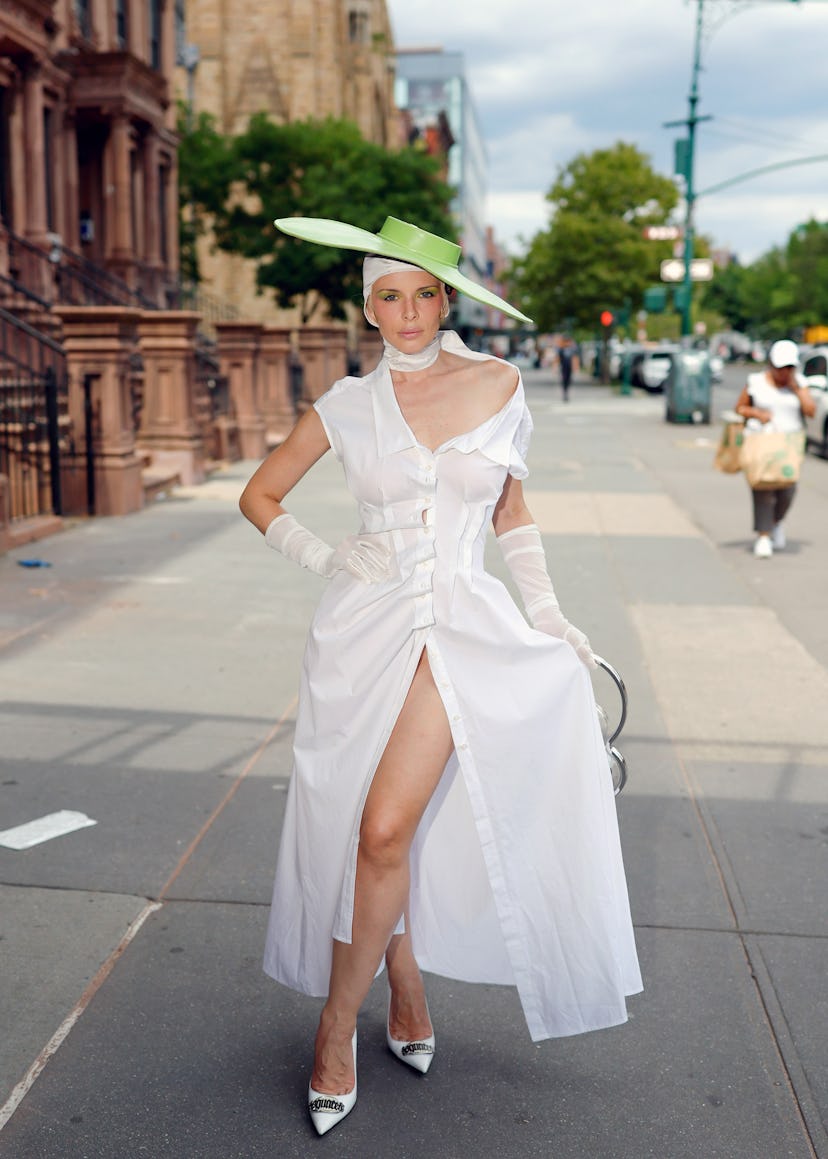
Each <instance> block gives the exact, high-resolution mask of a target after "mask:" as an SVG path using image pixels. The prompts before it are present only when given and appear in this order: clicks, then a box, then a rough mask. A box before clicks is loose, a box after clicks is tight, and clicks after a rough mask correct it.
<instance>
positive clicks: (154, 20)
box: [149, 0, 163, 72]
mask: <svg viewBox="0 0 828 1159" xmlns="http://www.w3.org/2000/svg"><path fill="white" fill-rule="evenodd" d="M162 7H163V0H150V6H149V17H150V45H149V47H150V65H151V66H152V67H153V68H154V69H156V71H158V72H160V71H161V15H162V13H161V9H162Z"/></svg>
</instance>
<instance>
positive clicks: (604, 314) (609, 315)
mask: <svg viewBox="0 0 828 1159" xmlns="http://www.w3.org/2000/svg"><path fill="white" fill-rule="evenodd" d="M614 321H615V315H614V314H613V312H612V310H602V311H601V325H602V326H611V325H612V324H613V322H614Z"/></svg>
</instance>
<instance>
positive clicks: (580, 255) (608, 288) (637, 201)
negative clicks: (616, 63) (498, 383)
mask: <svg viewBox="0 0 828 1159" xmlns="http://www.w3.org/2000/svg"><path fill="white" fill-rule="evenodd" d="M546 196H547V200H548V201H549V202H550V203H551V205H552V206H553V213H552V219H551V221H550V224H549V227H548V229H546V230H544V231H542V232H540V233H538V234H536V235H535V237H534V239H533V240H532V242H531V243H530V246H529V250H528V252H527V254H526V256H525V258H523V259H521V260H520V261H519V262H517V263H515V265H514V267H513V269H512V274H511V280H512V285H513V287H514V289H515V291H516V293H517V294H518V296H519V297H520V301H521V305H522V307H523V309H525V310H526V312H527V313H528V314H529V315H530V316H532V317H533V318H534V319H535V321H536V322H537V325H538V328H539V329H540V330H553V329H557V328H560V327H562V326H563V325H564V324H565V323H566V321H567V320H572V321H574V323H575V325H576V326H581V327H584V328H587V329H589V328H594V327H595V325H596V323H597V319H598V316H599V314H600V313H601V311H602V310H604V309H608V308H609V309H612V308H616V309H617V308H618V307H619V306H620V304H621V303H622V302H623V301H624V299H627V298H628V299H630V301H631V302H632V303H634V304H637V303H638V302H640V301H641V299H642V296H643V293H644V290H645V288H646V287H647V286H649V285H651V284H652V283H653V282H657V281H658V277H659V265H660V263H661V262H662V261H663V260H664V259H665V258H667V257H670V256H671V253H672V244H671V243H670V242H654V241H649V240H647V239H645V237H644V236H643V229H644V226H646V225H663V224H665V223H666V222H667V221H668V219H669V217H670V214H671V212H672V211H673V209H674V208H675V206H676V203H677V200H678V193H677V190H676V186H675V184H674V183H673V181H672V180H671V179H670V178H668V177H662V176H661V175H660V174H658V173H656V172H655V171H654V170H653V169H652V167H651V165H650V162H649V159H648V158H647V156H646V155H645V154H643V153H641V152H640V151H639V150H638V149H637V148H636V147H635V146H634V145H630V144H627V143H625V142H623V141H619V142H617V143H616V144H615V145H614V146H613V147H612V148H610V149H599V150H597V151H596V152H594V153H590V154H585V153H581V154H579V155H578V156H577V157H575V158H574V160H573V161H571V162H570V163H569V165H567V166H566V167H565V168H564V169H563V170H562V171H561V172H560V173H559V175H558V178H557V180H556V181H555V183H554V184H553V185H552V187H551V189H550V190H549V192H548V193H547V195H546Z"/></svg>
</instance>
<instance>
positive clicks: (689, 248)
mask: <svg viewBox="0 0 828 1159" xmlns="http://www.w3.org/2000/svg"><path fill="white" fill-rule="evenodd" d="M788 2H789V3H793V4H799V3H801V0H788ZM704 5H705V0H697V9H696V35H695V42H694V47H693V72H692V76H691V82H690V95H689V97H688V101H687V104H688V111H687V119H686V120H684V121H668V122H667V123H666V124H665V126H664V127H665V129H674V128H676V127H677V126H679V125H681V126H686V128H687V140H686V142H685V143H684V144H685V148H684V155H683V158H682V161H683V164H682V165H681V172H682V173H683V175H684V179H685V214H684V279H683V282H682V289H681V293H682V303H681V333H682V336H686V335H689V334H692V332H693V314H692V305H693V278H692V274H691V265H692V262H693V242H694V229H695V225H694V218H693V209H694V206H695V202H696V190H695V185H694V172H693V168H694V165H695V158H696V125H698V124H699V123H700V122H701V121H709V120H711V119H712V118H711V117H709V116H706V117H700V116H699V115H698V114H697V112H696V109H697V107H698V103H699V72H700V71H701V46H702V36H703V33H704Z"/></svg>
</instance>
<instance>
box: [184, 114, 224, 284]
mask: <svg viewBox="0 0 828 1159" xmlns="http://www.w3.org/2000/svg"><path fill="white" fill-rule="evenodd" d="M178 135H179V144H178V199H179V206H180V213H179V219H178V220H179V230H178V235H179V245H180V254H181V258H180V261H181V273H182V275H183V276H184V278H185V279H187V280H188V281H191V282H197V281H198V256H197V252H196V250H197V245H198V239H199V238H200V237H202V236H203V235H204V234H205V233H206V232H207V231H208V230H209V228H210V221H211V218H212V215H213V214H215V213H218V212H219V211H220V210H221V208H222V206H223V205H224V203H225V201H226V200H227V196H228V194H229V191H230V184H231V181H232V177H233V160H232V153H231V149H230V142H229V141H228V140H227V138H226V137H223V136H222V135H221V133H219V132H217V130H216V127H215V122H214V120H213V118H212V117H211V116H209V115H208V114H207V113H199V115H198V117H197V118H195V119H194V118H193V117H192V115H191V112H190V109H189V107H188V106H187V105H185V104H184V103H183V102H179V105H178Z"/></svg>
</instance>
